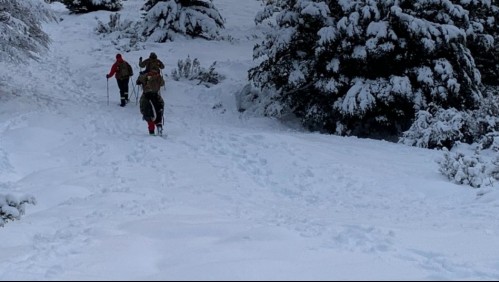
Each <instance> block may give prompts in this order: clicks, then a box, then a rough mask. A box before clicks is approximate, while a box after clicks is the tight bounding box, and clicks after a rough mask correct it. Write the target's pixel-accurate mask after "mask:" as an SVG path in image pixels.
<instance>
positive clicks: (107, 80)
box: [106, 78, 109, 106]
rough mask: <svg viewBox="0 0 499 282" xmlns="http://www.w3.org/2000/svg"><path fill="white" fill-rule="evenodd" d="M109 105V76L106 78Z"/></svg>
mask: <svg viewBox="0 0 499 282" xmlns="http://www.w3.org/2000/svg"><path fill="white" fill-rule="evenodd" d="M106 89H107V105H108V106H109V78H106Z"/></svg>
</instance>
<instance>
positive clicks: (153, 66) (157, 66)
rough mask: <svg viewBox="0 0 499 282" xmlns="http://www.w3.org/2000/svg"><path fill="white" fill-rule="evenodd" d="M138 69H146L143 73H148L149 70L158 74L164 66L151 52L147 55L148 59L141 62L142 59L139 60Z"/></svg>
mask: <svg viewBox="0 0 499 282" xmlns="http://www.w3.org/2000/svg"><path fill="white" fill-rule="evenodd" d="M139 67H140V68H146V69H145V71H144V73H148V72H149V71H151V70H155V71H157V72H158V73H160V72H161V70H162V69H164V68H165V64H163V62H162V61H161V60H160V59H158V56H157V55H156V53H154V52H151V54H149V58H148V59H146V60H145V61H142V57H140V58H139Z"/></svg>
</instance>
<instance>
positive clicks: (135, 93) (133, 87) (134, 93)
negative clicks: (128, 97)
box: [132, 77, 137, 98]
mask: <svg viewBox="0 0 499 282" xmlns="http://www.w3.org/2000/svg"><path fill="white" fill-rule="evenodd" d="M132 90H133V95H135V98H137V92H135V83H133V77H132Z"/></svg>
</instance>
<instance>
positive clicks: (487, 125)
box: [399, 87, 499, 149]
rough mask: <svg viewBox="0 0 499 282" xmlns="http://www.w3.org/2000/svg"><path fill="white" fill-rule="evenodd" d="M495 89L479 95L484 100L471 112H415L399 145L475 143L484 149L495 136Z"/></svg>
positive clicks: (498, 119)
mask: <svg viewBox="0 0 499 282" xmlns="http://www.w3.org/2000/svg"><path fill="white" fill-rule="evenodd" d="M494 89H495V87H488V88H487V89H485V90H484V91H483V93H484V95H485V97H484V98H483V99H482V100H481V101H480V103H479V107H478V108H477V109H474V110H468V111H459V110H456V109H455V108H450V109H442V108H437V107H433V108H432V109H430V110H428V111H419V112H418V113H417V114H416V118H415V121H414V122H413V124H412V126H411V127H410V128H409V130H407V131H406V132H404V133H403V135H402V137H401V138H400V139H399V142H400V143H403V144H406V145H410V146H417V147H422V148H432V149H433V148H442V147H445V148H447V149H451V148H453V146H454V144H456V143H459V142H462V143H466V144H473V143H479V144H480V148H483V149H487V148H489V147H490V146H491V144H492V141H493V140H492V139H491V138H495V136H497V134H499V95H497V94H498V91H497V90H494Z"/></svg>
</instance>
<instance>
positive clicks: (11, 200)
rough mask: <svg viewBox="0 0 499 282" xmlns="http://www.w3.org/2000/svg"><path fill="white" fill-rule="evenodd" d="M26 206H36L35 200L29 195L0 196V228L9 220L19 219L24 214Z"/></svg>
mask: <svg viewBox="0 0 499 282" xmlns="http://www.w3.org/2000/svg"><path fill="white" fill-rule="evenodd" d="M26 204H36V200H35V198H34V197H33V196H29V195H24V196H21V197H16V196H14V195H2V194H0V227H3V226H4V225H5V223H7V222H8V221H9V220H16V219H20V218H21V216H22V215H23V214H24V212H25V205H26Z"/></svg>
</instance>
